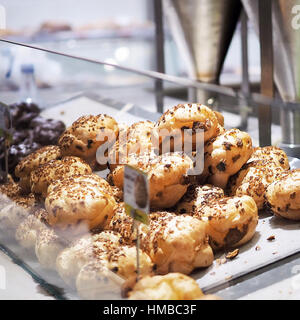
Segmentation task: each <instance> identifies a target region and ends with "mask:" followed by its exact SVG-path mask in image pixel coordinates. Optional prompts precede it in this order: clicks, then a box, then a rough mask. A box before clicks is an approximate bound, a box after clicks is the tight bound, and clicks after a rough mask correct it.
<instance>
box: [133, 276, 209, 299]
mask: <svg viewBox="0 0 300 320" xmlns="http://www.w3.org/2000/svg"><path fill="white" fill-rule="evenodd" d="M203 296H204V294H203V292H202V290H201V289H200V288H199V286H198V284H197V282H196V281H195V280H194V279H193V278H190V277H188V276H186V275H184V274H180V273H169V274H167V275H164V276H153V277H149V276H148V277H144V278H142V279H140V280H139V281H138V282H137V283H136V284H135V285H134V287H133V289H132V290H131V291H130V292H129V299H130V300H195V299H201V298H202V297H203Z"/></svg>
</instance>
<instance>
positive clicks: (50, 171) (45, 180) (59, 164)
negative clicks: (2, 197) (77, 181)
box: [30, 157, 92, 198]
mask: <svg viewBox="0 0 300 320" xmlns="http://www.w3.org/2000/svg"><path fill="white" fill-rule="evenodd" d="M91 173H92V169H91V167H90V166H89V165H88V164H87V163H86V162H84V161H83V160H82V159H81V158H78V157H64V158H62V159H61V160H51V161H50V162H48V163H45V164H43V165H41V166H39V167H38V168H37V169H36V170H33V171H32V172H31V174H30V185H31V191H32V192H33V193H35V194H37V195H41V196H42V197H44V198H46V196H47V190H48V186H49V185H50V184H51V183H53V182H55V181H56V180H59V179H63V178H67V177H70V176H73V175H76V174H91Z"/></svg>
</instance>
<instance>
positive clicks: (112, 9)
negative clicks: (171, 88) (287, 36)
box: [0, 0, 260, 85]
mask: <svg viewBox="0 0 300 320" xmlns="http://www.w3.org/2000/svg"><path fill="white" fill-rule="evenodd" d="M0 3H1V4H2V5H3V6H4V7H5V8H6V14H7V30H6V31H5V36H6V38H8V39H12V40H15V41H20V42H25V43H30V44H34V45H39V46H43V47H45V48H48V49H51V50H57V51H62V52H65V53H70V54H74V55H80V56H83V57H87V58H91V59H97V60H100V61H104V62H108V63H115V64H120V65H124V66H128V67H132V68H135V69H145V70H155V42H154V40H155V39H154V37H155V30H154V9H153V7H154V6H153V1H149V0H127V1H118V0H111V1H105V0H77V1H76V5H75V2H74V1H71V0H43V1H38V0H24V1H18V0H1V2H0ZM164 27H165V71H166V73H168V74H171V75H177V76H187V66H186V64H185V62H184V61H183V59H182V56H181V53H180V50H179V49H178V47H177V46H176V44H175V42H174V39H173V37H172V34H171V32H170V28H169V24H168V21H165V23H164ZM249 48H250V50H249V76H250V80H251V81H252V82H253V81H254V82H255V81H259V77H260V54H259V42H258V38H257V36H256V34H255V32H254V30H253V28H252V26H251V25H250V26H249ZM203 50H205V43H204V44H203ZM2 54H3V52H2ZM5 54H6V56H8V55H9V53H7V52H5ZM19 55H22V56H23V61H24V55H26V52H25V53H24V51H23V52H22V48H21V49H20V52H16V53H15V58H16V61H15V63H14V65H13V70H12V74H11V79H16V81H17V78H18V77H19V75H18V74H19V71H20V68H19V65H18V60H19V59H18V56H19ZM29 56H30V54H29ZM31 59H32V58H31V57H28V58H26V60H27V61H30V60H31ZM38 63H40V64H44V63H45V64H47V68H44V70H43V72H47V75H46V77H44V76H43V75H42V74H40V75H39V76H40V77H39V78H40V79H41V81H43V79H44V78H47V79H48V82H49V81H50V82H51V81H53V82H55V81H56V82H57V81H60V80H62V79H61V74H60V70H59V68H58V66H55V65H54V64H48V63H49V61H47V60H46V58H45V59H42V58H41V57H40V58H39V61H38ZM8 65H9V59H7V65H6V66H5V64H3V63H1V67H2V68H6V69H8ZM50 66H52V67H50ZM39 69H40V68H39ZM49 69H51V70H49ZM49 73H50V74H49ZM240 81H241V40H240V27H239V26H238V27H237V29H236V31H235V33H234V37H233V40H232V42H231V44H230V49H229V52H228V54H227V56H226V60H225V64H224V67H223V70H222V74H221V77H220V83H221V84H226V85H233V84H238V83H240Z"/></svg>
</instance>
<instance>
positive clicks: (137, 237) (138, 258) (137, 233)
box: [134, 220, 141, 281]
mask: <svg viewBox="0 0 300 320" xmlns="http://www.w3.org/2000/svg"><path fill="white" fill-rule="evenodd" d="M134 228H135V230H136V274H137V281H138V280H139V279H140V275H141V270H140V231H139V230H140V226H139V223H138V222H137V221H136V220H134Z"/></svg>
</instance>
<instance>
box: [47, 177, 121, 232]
mask: <svg viewBox="0 0 300 320" xmlns="http://www.w3.org/2000/svg"><path fill="white" fill-rule="evenodd" d="M115 205H116V202H115V199H114V197H113V195H112V194H111V187H110V185H109V184H108V182H107V181H105V180H104V179H102V178H100V177H99V176H97V175H82V176H78V175H76V176H74V177H69V178H66V179H64V180H61V181H58V182H57V183H56V184H54V185H50V186H49V192H48V195H47V198H46V200H45V206H46V210H47V211H48V214H49V220H48V221H49V224H50V225H51V226H53V227H55V228H58V229H60V230H62V231H70V232H72V233H73V234H76V233H82V232H88V231H89V230H90V229H92V228H96V227H98V228H102V227H103V225H104V223H107V222H108V221H109V220H110V218H111V216H112V214H113V210H114V207H115Z"/></svg>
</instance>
